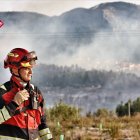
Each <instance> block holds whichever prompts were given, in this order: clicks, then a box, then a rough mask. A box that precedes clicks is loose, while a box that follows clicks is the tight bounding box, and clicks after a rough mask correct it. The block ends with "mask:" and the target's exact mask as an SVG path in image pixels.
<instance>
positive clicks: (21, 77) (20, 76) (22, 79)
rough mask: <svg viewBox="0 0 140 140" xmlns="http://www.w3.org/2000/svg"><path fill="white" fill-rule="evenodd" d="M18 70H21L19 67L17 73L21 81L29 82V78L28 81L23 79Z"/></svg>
mask: <svg viewBox="0 0 140 140" xmlns="http://www.w3.org/2000/svg"><path fill="white" fill-rule="evenodd" d="M20 70H21V68H20V69H18V75H19V78H20V79H21V80H22V81H23V82H25V83H29V82H30V80H29V81H27V80H25V79H23V77H22V76H21V74H20Z"/></svg>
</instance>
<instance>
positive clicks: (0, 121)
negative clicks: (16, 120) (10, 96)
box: [0, 111, 4, 124]
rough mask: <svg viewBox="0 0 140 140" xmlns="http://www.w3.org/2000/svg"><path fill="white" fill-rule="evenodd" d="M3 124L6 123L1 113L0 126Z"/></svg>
mask: <svg viewBox="0 0 140 140" xmlns="http://www.w3.org/2000/svg"><path fill="white" fill-rule="evenodd" d="M3 122H4V118H3V115H2V113H1V111H0V124H1V123H3Z"/></svg>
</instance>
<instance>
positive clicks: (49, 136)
mask: <svg viewBox="0 0 140 140" xmlns="http://www.w3.org/2000/svg"><path fill="white" fill-rule="evenodd" d="M49 139H52V134H47V135H45V136H42V137H41V140H49Z"/></svg>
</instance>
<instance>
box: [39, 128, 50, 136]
mask: <svg viewBox="0 0 140 140" xmlns="http://www.w3.org/2000/svg"><path fill="white" fill-rule="evenodd" d="M50 133H51V132H50V129H49V128H45V129H43V130H40V131H39V135H40V136H43V135H46V134H50Z"/></svg>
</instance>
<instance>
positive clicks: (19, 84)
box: [0, 48, 52, 140]
mask: <svg viewBox="0 0 140 140" xmlns="http://www.w3.org/2000/svg"><path fill="white" fill-rule="evenodd" d="M36 60H37V56H36V54H35V52H34V51H33V52H28V51H27V50H25V49H23V48H15V49H13V50H11V52H10V53H8V55H7V57H6V59H5V60H4V68H9V69H10V72H11V79H10V80H9V81H8V82H6V83H4V84H3V85H1V86H0V140H40V139H41V140H51V139H52V134H51V132H50V130H49V128H48V126H47V124H46V116H45V113H44V99H43V96H42V93H41V91H40V90H39V89H38V87H36V86H34V85H33V84H31V83H30V80H31V78H32V68H33V67H34V65H35V62H36Z"/></svg>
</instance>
